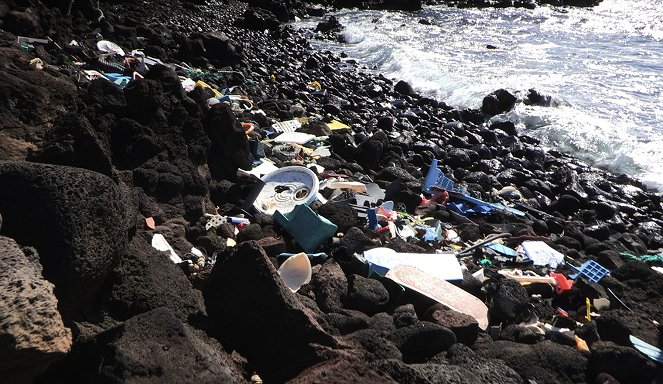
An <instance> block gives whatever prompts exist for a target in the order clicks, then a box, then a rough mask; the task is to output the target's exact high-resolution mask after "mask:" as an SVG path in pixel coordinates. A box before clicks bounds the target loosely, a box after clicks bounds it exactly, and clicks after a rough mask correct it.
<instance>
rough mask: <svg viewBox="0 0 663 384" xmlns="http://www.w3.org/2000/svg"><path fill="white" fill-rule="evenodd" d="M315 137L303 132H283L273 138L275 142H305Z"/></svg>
mask: <svg viewBox="0 0 663 384" xmlns="http://www.w3.org/2000/svg"><path fill="white" fill-rule="evenodd" d="M313 139H315V135H311V134H308V133H303V132H284V133H282V134H280V135H278V136H276V137H275V138H274V141H275V142H277V143H295V144H306V143H308V142H309V141H311V140H313Z"/></svg>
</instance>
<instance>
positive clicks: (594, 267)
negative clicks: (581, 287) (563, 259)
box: [569, 260, 610, 283]
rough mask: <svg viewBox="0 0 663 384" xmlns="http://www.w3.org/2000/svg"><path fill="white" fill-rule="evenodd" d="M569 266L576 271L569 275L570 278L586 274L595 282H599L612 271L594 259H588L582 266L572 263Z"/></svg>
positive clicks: (586, 276) (585, 275)
mask: <svg viewBox="0 0 663 384" xmlns="http://www.w3.org/2000/svg"><path fill="white" fill-rule="evenodd" d="M569 267H570V268H571V269H573V270H575V271H576V273H574V274H572V275H569V277H570V278H572V279H574V280H575V279H577V278H578V277H579V276H581V275H582V276H584V277H585V278H587V279H588V280H589V281H592V282H594V283H598V282H599V281H601V279H603V278H604V277H605V276H606V275H607V274H608V273H610V271H609V270H607V269H605V268H603V266H601V264H599V263H597V262H596V261H594V260H590V261H587V262H585V263H583V264H582V265H581V266H580V268H578V267H575V266H573V265H571V264H569Z"/></svg>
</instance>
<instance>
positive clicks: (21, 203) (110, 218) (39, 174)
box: [0, 162, 129, 318]
mask: <svg viewBox="0 0 663 384" xmlns="http://www.w3.org/2000/svg"><path fill="white" fill-rule="evenodd" d="M0 184H2V185H5V186H8V185H11V186H12V187H11V188H1V189H0V212H2V217H3V226H2V230H3V233H4V234H7V235H9V236H12V237H13V238H14V239H15V240H16V241H17V242H19V243H21V244H24V245H30V246H34V247H35V248H36V249H37V251H38V252H39V257H40V262H41V264H42V266H43V267H44V271H43V273H44V277H45V278H47V279H48V280H49V281H51V282H53V283H54V284H55V287H56V295H57V297H58V301H59V304H58V307H59V308H60V310H61V312H62V313H63V316H64V317H65V318H67V316H68V315H71V314H72V312H73V311H74V310H75V309H76V308H81V307H82V306H83V305H84V304H85V303H86V301H87V300H89V299H91V298H92V297H93V296H94V294H95V293H96V292H97V289H98V288H99V286H100V285H101V283H102V282H103V280H104V279H105V278H106V276H107V275H108V273H109V272H110V270H111V269H112V268H113V267H114V266H115V265H116V263H117V261H118V260H119V258H120V257H121V256H122V255H123V254H124V252H125V250H126V246H127V232H128V230H129V228H126V225H125V224H124V223H126V222H127V221H126V220H125V214H126V211H125V206H124V204H123V200H122V195H121V192H120V190H119V188H118V186H117V185H116V184H115V183H114V182H113V181H112V180H111V179H110V178H108V177H107V176H104V175H102V174H100V173H96V172H92V171H88V170H84V169H81V168H70V167H63V166H52V165H43V164H35V163H23V162H4V163H0Z"/></svg>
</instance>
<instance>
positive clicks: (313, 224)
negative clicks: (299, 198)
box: [274, 204, 338, 253]
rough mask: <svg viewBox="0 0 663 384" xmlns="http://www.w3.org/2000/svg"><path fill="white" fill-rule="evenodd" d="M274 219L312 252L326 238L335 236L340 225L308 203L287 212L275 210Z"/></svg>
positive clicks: (304, 248)
mask: <svg viewBox="0 0 663 384" xmlns="http://www.w3.org/2000/svg"><path fill="white" fill-rule="evenodd" d="M274 219H276V221H277V222H278V223H279V224H281V226H282V227H283V228H285V229H286V231H288V233H289V234H290V235H292V237H294V238H295V241H297V244H299V245H300V246H301V247H302V249H303V250H304V252H307V253H308V252H312V251H314V250H315V249H316V248H318V246H319V245H320V244H322V243H323V242H324V241H325V240H327V239H329V238H330V237H332V236H334V234H335V233H336V230H337V229H338V227H337V226H336V224H334V223H332V222H331V221H329V220H327V219H326V218H324V217H322V216H320V215H318V214H317V213H315V212H313V210H312V209H311V208H309V207H308V205H305V204H300V205H296V206H295V208H294V209H293V210H292V211H290V212H288V213H286V214H285V215H284V214H282V213H281V212H279V211H275V212H274Z"/></svg>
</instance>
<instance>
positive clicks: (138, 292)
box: [108, 236, 205, 321]
mask: <svg viewBox="0 0 663 384" xmlns="http://www.w3.org/2000/svg"><path fill="white" fill-rule="evenodd" d="M109 283H110V292H109V293H108V295H109V297H108V303H109V310H110V312H111V314H112V315H113V317H114V318H116V319H119V320H126V319H128V318H130V317H132V316H135V315H138V314H140V313H143V312H147V311H150V310H152V309H156V308H160V307H165V308H168V309H169V310H170V311H171V312H172V313H173V314H174V315H175V316H177V317H178V318H179V319H180V320H182V321H187V320H188V318H189V317H190V316H192V315H200V314H204V313H205V308H204V304H203V298H202V294H201V293H200V291H198V290H196V289H193V287H192V286H191V283H190V282H189V280H188V279H187V277H186V275H185V274H184V272H183V271H182V269H181V268H180V267H178V266H177V265H175V263H173V262H172V261H171V260H170V258H169V257H168V256H167V254H166V253H164V252H159V251H157V250H156V249H154V248H152V247H151V246H150V244H148V243H147V242H146V241H145V240H143V239H142V238H141V237H138V236H137V237H135V238H134V239H133V240H132V241H131V243H130V244H129V250H128V252H127V254H126V256H124V257H122V259H121V260H120V264H119V265H118V267H117V268H115V270H113V273H112V274H111V276H110V278H109Z"/></svg>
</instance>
